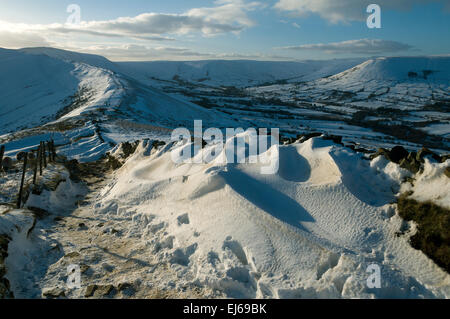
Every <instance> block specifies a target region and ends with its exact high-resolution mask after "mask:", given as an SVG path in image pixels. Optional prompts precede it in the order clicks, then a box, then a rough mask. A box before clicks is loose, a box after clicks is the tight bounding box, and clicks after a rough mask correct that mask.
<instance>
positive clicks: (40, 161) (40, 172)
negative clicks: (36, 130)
mask: <svg viewBox="0 0 450 319" xmlns="http://www.w3.org/2000/svg"><path fill="white" fill-rule="evenodd" d="M42 162H43V160H42V142H41V143H40V145H39V176H42Z"/></svg>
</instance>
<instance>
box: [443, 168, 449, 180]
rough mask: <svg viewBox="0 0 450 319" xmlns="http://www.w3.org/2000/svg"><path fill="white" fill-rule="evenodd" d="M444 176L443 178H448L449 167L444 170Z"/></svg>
mask: <svg viewBox="0 0 450 319" xmlns="http://www.w3.org/2000/svg"><path fill="white" fill-rule="evenodd" d="M444 174H445V176H447V177H448V178H450V166H449V167H447V168H446V169H445V171H444Z"/></svg>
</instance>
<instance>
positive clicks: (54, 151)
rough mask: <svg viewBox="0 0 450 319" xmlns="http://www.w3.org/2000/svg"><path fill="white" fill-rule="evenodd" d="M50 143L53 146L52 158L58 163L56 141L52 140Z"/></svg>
mask: <svg viewBox="0 0 450 319" xmlns="http://www.w3.org/2000/svg"><path fill="white" fill-rule="evenodd" d="M50 142H51V146H52V157H53V162H56V149H55V141H54V140H50Z"/></svg>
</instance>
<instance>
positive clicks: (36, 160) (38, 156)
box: [33, 146, 41, 185]
mask: <svg viewBox="0 0 450 319" xmlns="http://www.w3.org/2000/svg"><path fill="white" fill-rule="evenodd" d="M40 151H41V147H40V146H39V147H38V149H37V152H36V157H35V158H34V175H33V184H34V185H36V180H37V171H38V166H39V160H40V158H41V156H40V155H39V154H40Z"/></svg>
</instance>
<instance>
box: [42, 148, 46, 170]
mask: <svg viewBox="0 0 450 319" xmlns="http://www.w3.org/2000/svg"><path fill="white" fill-rule="evenodd" d="M42 159H43V160H44V168H47V152H46V150H45V142H42Z"/></svg>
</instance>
